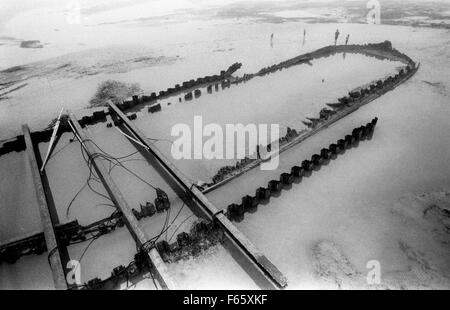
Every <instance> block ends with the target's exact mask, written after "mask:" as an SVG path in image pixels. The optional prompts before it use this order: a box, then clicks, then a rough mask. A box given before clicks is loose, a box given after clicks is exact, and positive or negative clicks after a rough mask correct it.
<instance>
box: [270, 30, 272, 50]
mask: <svg viewBox="0 0 450 310" xmlns="http://www.w3.org/2000/svg"><path fill="white" fill-rule="evenodd" d="M270 47H273V33H272V34H271V35H270Z"/></svg>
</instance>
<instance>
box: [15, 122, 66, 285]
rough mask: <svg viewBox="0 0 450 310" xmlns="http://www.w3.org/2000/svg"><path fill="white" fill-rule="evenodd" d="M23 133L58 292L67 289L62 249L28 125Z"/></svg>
mask: <svg viewBox="0 0 450 310" xmlns="http://www.w3.org/2000/svg"><path fill="white" fill-rule="evenodd" d="M22 131H23V135H24V137H25V145H26V150H27V153H28V159H29V162H30V167H31V174H32V176H33V182H34V188H35V192H36V198H37V202H38V206H39V214H40V216H41V222H42V226H43V229H44V236H45V242H46V245H47V250H48V253H49V262H50V268H51V269H52V273H53V282H54V283H55V288H56V289H58V290H63V289H67V282H66V277H65V273H64V267H63V265H62V262H61V253H60V248H59V247H58V241H57V239H56V234H55V229H54V226H53V221H52V218H51V215H50V210H49V205H48V200H47V199H48V197H47V195H46V193H45V190H44V186H43V184H42V179H41V174H40V172H39V167H38V163H37V160H36V154H35V152H34V145H33V141H32V140H31V134H30V129H29V128H28V125H23V126H22Z"/></svg>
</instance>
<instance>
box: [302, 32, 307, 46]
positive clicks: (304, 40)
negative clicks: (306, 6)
mask: <svg viewBox="0 0 450 310" xmlns="http://www.w3.org/2000/svg"><path fill="white" fill-rule="evenodd" d="M305 42H306V29H303V43H302V45H303V46H305Z"/></svg>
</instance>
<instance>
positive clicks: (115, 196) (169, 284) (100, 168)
mask: <svg viewBox="0 0 450 310" xmlns="http://www.w3.org/2000/svg"><path fill="white" fill-rule="evenodd" d="M69 117H70V122H71V125H72V126H73V127H74V129H75V131H76V134H77V138H78V139H79V140H80V143H81V144H82V146H83V148H84V149H85V151H86V152H87V154H88V155H89V157H90V158H91V160H92V164H93V166H94V169H95V171H96V172H97V174H98V176H99V178H100V180H101V181H102V183H103V185H104V187H105V189H106V191H107V192H108V195H109V196H110V197H111V200H112V201H113V202H114V204H115V205H116V206H117V207H118V208H119V209H120V211H121V212H122V214H123V217H124V221H125V224H126V226H127V228H128V230H129V231H130V233H131V235H132V236H133V238H134V240H135V242H136V243H137V245H138V246H139V248H140V247H142V246H144V245H146V244H147V243H148V241H149V240H150V237H149V236H148V235H147V233H146V232H145V231H144V230H143V229H142V227H141V225H140V224H139V222H138V221H137V220H136V218H135V216H134V215H133V213H132V211H131V208H130V206H129V205H128V203H127V202H126V200H125V198H124V197H123V195H122V193H121V192H120V190H119V188H118V187H117V185H116V183H115V182H114V180H113V179H112V177H111V175H110V174H109V173H108V169H107V168H106V166H105V165H104V163H103V162H102V160H101V159H100V158H98V157H96V156H93V155H94V154H96V153H97V151H96V149H95V147H94V144H93V143H92V140H91V138H90V136H89V135H88V133H87V132H86V131H85V130H83V129H82V128H81V126H80V124H79V123H78V119H77V118H76V116H75V115H74V114H73V113H69ZM147 253H148V257H149V259H150V261H151V263H152V267H153V268H154V271H155V276H156V278H157V279H158V282H159V284H160V285H161V286H162V287H163V288H165V289H176V286H175V283H174V282H173V280H172V277H171V276H170V275H169V272H168V270H167V267H166V265H165V263H164V261H163V260H162V258H161V256H160V255H159V253H158V251H157V250H156V248H155V247H153V248H151V249H150V250H149V251H148V252H147Z"/></svg>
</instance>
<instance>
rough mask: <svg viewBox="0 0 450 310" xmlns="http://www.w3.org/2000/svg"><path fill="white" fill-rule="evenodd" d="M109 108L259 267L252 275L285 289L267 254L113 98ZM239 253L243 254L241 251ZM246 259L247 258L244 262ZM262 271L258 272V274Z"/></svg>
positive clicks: (268, 285) (231, 242)
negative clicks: (158, 147)
mask: <svg viewBox="0 0 450 310" xmlns="http://www.w3.org/2000/svg"><path fill="white" fill-rule="evenodd" d="M108 104H109V107H110V110H111V111H113V112H114V113H115V114H116V115H117V117H118V118H119V119H121V120H122V121H123V123H124V124H125V125H126V127H127V129H128V131H129V132H130V133H131V134H133V135H134V136H135V138H136V139H137V140H138V141H139V142H140V144H142V145H144V146H145V149H146V150H147V151H148V152H149V153H150V154H152V155H153V157H154V158H155V159H156V160H157V161H158V162H159V164H160V165H161V166H162V167H163V168H164V169H165V170H166V171H167V172H168V173H169V174H170V175H171V176H172V177H173V178H174V179H175V180H176V181H177V183H178V184H179V185H181V186H182V187H183V188H184V190H185V191H186V192H187V193H189V196H191V197H193V198H194V199H193V201H194V202H195V203H196V205H197V206H198V207H199V208H200V210H201V211H202V212H203V213H204V214H205V215H206V216H208V217H209V218H210V219H211V220H215V221H216V222H217V223H218V224H219V225H220V226H221V228H222V230H223V231H224V233H225V235H226V236H227V237H228V241H229V245H231V246H233V247H234V248H235V250H236V251H235V253H233V254H235V255H237V256H239V258H238V259H239V260H240V261H241V263H243V264H244V265H245V266H247V267H256V268H252V269H253V271H252V272H253V276H254V277H257V278H258V281H257V282H259V284H260V286H263V288H270V289H276V288H284V287H286V286H287V279H286V277H285V276H284V275H283V274H282V273H281V272H280V271H279V270H278V268H277V267H276V266H275V265H274V264H272V262H271V261H269V259H267V257H266V256H265V255H263V254H262V253H261V252H260V251H259V250H258V249H257V248H256V247H255V246H254V245H253V244H252V243H251V242H250V240H249V239H248V238H247V237H246V236H245V235H244V234H243V233H242V232H241V231H240V230H239V229H237V228H236V226H234V225H233V224H232V223H231V222H230V220H228V218H227V217H226V216H225V215H224V214H223V211H222V210H219V209H218V208H217V207H216V206H215V205H214V204H212V203H211V202H210V201H209V200H208V199H207V198H206V197H205V196H204V195H203V193H202V192H201V191H200V190H199V189H198V188H197V187H196V186H195V184H193V183H192V182H191V181H190V180H188V179H187V178H186V177H184V175H183V174H182V173H181V172H180V171H179V170H178V168H177V167H175V165H173V164H172V163H171V162H170V161H169V160H168V159H167V158H166V157H165V156H164V155H163V154H161V152H160V151H159V150H158V149H157V148H155V147H154V146H153V145H152V144H151V143H150V142H149V140H148V139H147V137H146V136H145V135H144V134H143V133H142V132H141V131H140V130H139V129H138V128H137V127H136V126H134V125H133V124H132V123H131V121H130V120H129V119H128V118H127V117H126V116H125V115H124V114H123V112H122V111H121V110H120V109H119V108H118V107H117V106H116V105H115V104H114V103H112V102H111V101H109V102H108ZM239 252H240V253H239ZM243 260H244V261H243ZM255 272H256V273H259V275H258V274H257V275H255Z"/></svg>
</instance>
